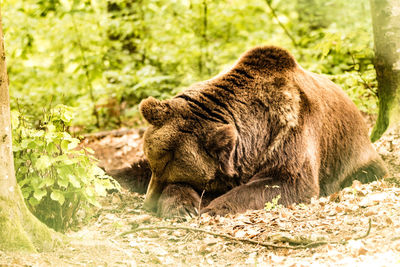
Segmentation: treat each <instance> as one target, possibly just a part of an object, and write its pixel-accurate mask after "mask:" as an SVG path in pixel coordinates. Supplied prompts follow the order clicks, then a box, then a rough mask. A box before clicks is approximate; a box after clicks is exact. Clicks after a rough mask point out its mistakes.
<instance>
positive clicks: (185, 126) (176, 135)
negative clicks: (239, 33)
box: [140, 46, 386, 216]
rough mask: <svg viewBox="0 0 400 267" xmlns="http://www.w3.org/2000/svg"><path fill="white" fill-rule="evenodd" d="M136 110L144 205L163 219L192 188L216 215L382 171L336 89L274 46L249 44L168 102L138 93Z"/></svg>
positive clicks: (334, 187)
mask: <svg viewBox="0 0 400 267" xmlns="http://www.w3.org/2000/svg"><path fill="white" fill-rule="evenodd" d="M140 111H141V113H142V115H143V116H144V118H145V119H146V120H147V121H148V122H149V123H150V124H151V126H150V127H149V128H148V130H147V131H146V133H145V136H144V141H145V143H144V152H145V155H146V157H147V158H148V160H149V163H150V167H151V170H152V178H151V181H150V184H149V188H148V190H147V194H146V200H145V207H146V208H148V209H153V210H157V209H158V210H159V213H160V214H161V215H163V216H169V213H170V214H174V215H176V214H177V213H182V212H181V211H184V210H188V211H190V212H193V210H195V209H196V208H197V207H194V206H196V205H197V203H198V201H199V199H198V195H200V194H201V193H202V192H205V196H208V197H209V199H210V200H211V202H210V203H209V204H208V205H207V207H205V208H204V209H203V212H209V213H211V214H226V213H236V212H243V211H245V210H247V209H262V208H263V207H264V205H265V202H267V201H271V200H272V199H273V198H274V197H276V196H278V195H280V202H281V203H282V204H285V205H290V204H292V203H299V202H308V201H310V199H311V198H312V197H315V196H319V195H329V194H331V193H333V192H336V191H338V190H340V189H341V188H342V187H343V186H348V185H350V184H351V182H352V181H353V180H354V179H359V180H361V181H362V182H369V181H372V180H375V179H378V178H381V177H383V176H384V175H385V174H386V168H385V166H384V164H383V162H382V160H381V159H380V157H379V155H378V154H377V153H376V152H375V150H374V149H373V147H372V145H371V143H370V141H369V138H368V134H367V127H366V124H365V123H364V121H363V118H362V117H361V115H360V113H359V111H358V110H357V108H356V106H355V105H354V104H353V103H352V102H351V100H350V99H349V98H348V97H347V96H346V94H345V93H344V92H343V91H342V89H341V88H339V87H338V86H337V85H335V84H334V83H332V82H331V81H330V80H329V79H327V78H325V77H323V76H321V75H317V74H313V73H310V72H308V71H305V70H303V69H302V68H301V67H300V66H299V65H298V64H297V62H296V61H295V59H294V58H293V57H292V56H291V55H290V54H289V53H288V52H287V51H286V50H284V49H281V48H278V47H273V46H267V47H256V48H254V49H251V50H249V51H248V52H246V53H245V54H244V55H243V56H242V57H241V58H240V59H239V61H238V62H237V63H236V65H235V66H234V67H233V68H232V69H231V70H230V71H228V72H226V73H224V74H221V75H219V76H217V77H215V78H213V79H211V80H208V81H205V82H202V83H198V84H195V85H194V86H192V87H190V88H188V89H186V90H185V91H183V92H182V93H181V94H179V95H177V96H176V97H174V98H172V99H170V100H165V101H159V100H156V99H154V98H149V99H146V100H144V101H143V102H142V103H141V105H140ZM172 184H173V185H174V187H173V189H174V190H172V189H171V190H170V189H168V190H167V189H166V188H169V187H170V185H172ZM180 186H181V187H182V189H181V190H178V189H177V187H180ZM188 188H190V189H188ZM195 192H197V193H195ZM185 196H187V198H188V199H187V200H185V199H182V198H185ZM160 197H161V198H160ZM159 199H161V200H162V201H161V202H160V201H159ZM182 205H183V206H186V207H185V208H182ZM175 207H179V208H178V209H179V210H178V211H177V212H174V211H173V210H174V209H175ZM175 210H176V209H175ZM190 212H189V213H190Z"/></svg>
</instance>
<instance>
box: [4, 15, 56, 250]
mask: <svg viewBox="0 0 400 267" xmlns="http://www.w3.org/2000/svg"><path fill="white" fill-rule="evenodd" d="M5 59H6V56H5V51H4V39H3V30H2V26H1V10H0V250H2V251H18V250H25V251H31V252H34V251H42V250H48V249H51V248H52V247H53V245H54V244H55V241H56V239H55V237H56V235H55V233H54V232H53V231H52V230H50V229H49V228H47V226H45V225H44V224H43V223H41V222H40V221H39V220H38V219H37V218H36V217H35V216H33V215H32V213H30V212H29V210H28V208H27V207H26V205H25V202H24V199H23V197H22V194H21V190H20V188H19V187H18V185H17V181H16V178H15V172H14V160H13V154H12V139H11V121H10V100H9V93H8V77H7V68H6V61H5Z"/></svg>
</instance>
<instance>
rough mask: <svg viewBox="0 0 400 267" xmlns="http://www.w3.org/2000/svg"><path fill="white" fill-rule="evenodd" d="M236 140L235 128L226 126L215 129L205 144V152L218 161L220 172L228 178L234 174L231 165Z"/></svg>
mask: <svg viewBox="0 0 400 267" xmlns="http://www.w3.org/2000/svg"><path fill="white" fill-rule="evenodd" d="M236 140H237V133H236V129H235V127H234V126H232V125H230V124H227V125H224V126H221V127H218V128H217V129H215V130H214V131H213V132H212V133H211V134H210V135H209V136H208V139H207V142H206V146H207V151H208V152H209V153H211V154H212V156H214V157H216V158H217V159H218V161H219V165H220V169H221V171H222V172H223V173H224V174H226V175H228V176H234V175H235V173H236V172H235V168H234V165H233V151H234V149H235V146H236V142H237V141H236Z"/></svg>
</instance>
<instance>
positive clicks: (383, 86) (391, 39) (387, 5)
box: [370, 0, 400, 142]
mask: <svg viewBox="0 0 400 267" xmlns="http://www.w3.org/2000/svg"><path fill="white" fill-rule="evenodd" d="M370 4H371V13H372V26H373V32H374V43H375V62H374V65H375V70H376V78H377V80H378V97H379V114H378V120H377V122H376V124H375V126H374V129H373V130H372V134H371V140H372V141H373V142H374V141H376V140H378V139H379V138H380V137H381V136H382V134H383V133H384V132H385V131H386V130H387V129H389V128H392V127H394V126H396V125H397V124H398V122H399V119H400V1H398V0H370Z"/></svg>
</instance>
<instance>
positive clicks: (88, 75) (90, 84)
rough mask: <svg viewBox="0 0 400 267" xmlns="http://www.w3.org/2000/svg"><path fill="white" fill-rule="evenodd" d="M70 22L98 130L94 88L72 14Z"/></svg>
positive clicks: (98, 121) (98, 120)
mask: <svg viewBox="0 0 400 267" xmlns="http://www.w3.org/2000/svg"><path fill="white" fill-rule="evenodd" d="M71 21H72V25H73V26H74V30H75V33H76V39H77V44H78V47H79V50H80V53H81V58H82V61H83V69H84V70H85V76H86V82H87V86H88V87H89V96H90V99H91V100H92V102H93V115H94V116H95V118H96V126H97V127H98V128H100V118H99V113H98V112H97V109H96V101H95V100H96V99H95V97H94V88H93V84H92V82H91V81H90V74H89V69H88V62H87V59H86V56H85V50H84V49H83V45H82V41H81V35H80V33H79V30H78V26H77V25H76V22H75V18H74V14H71Z"/></svg>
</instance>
